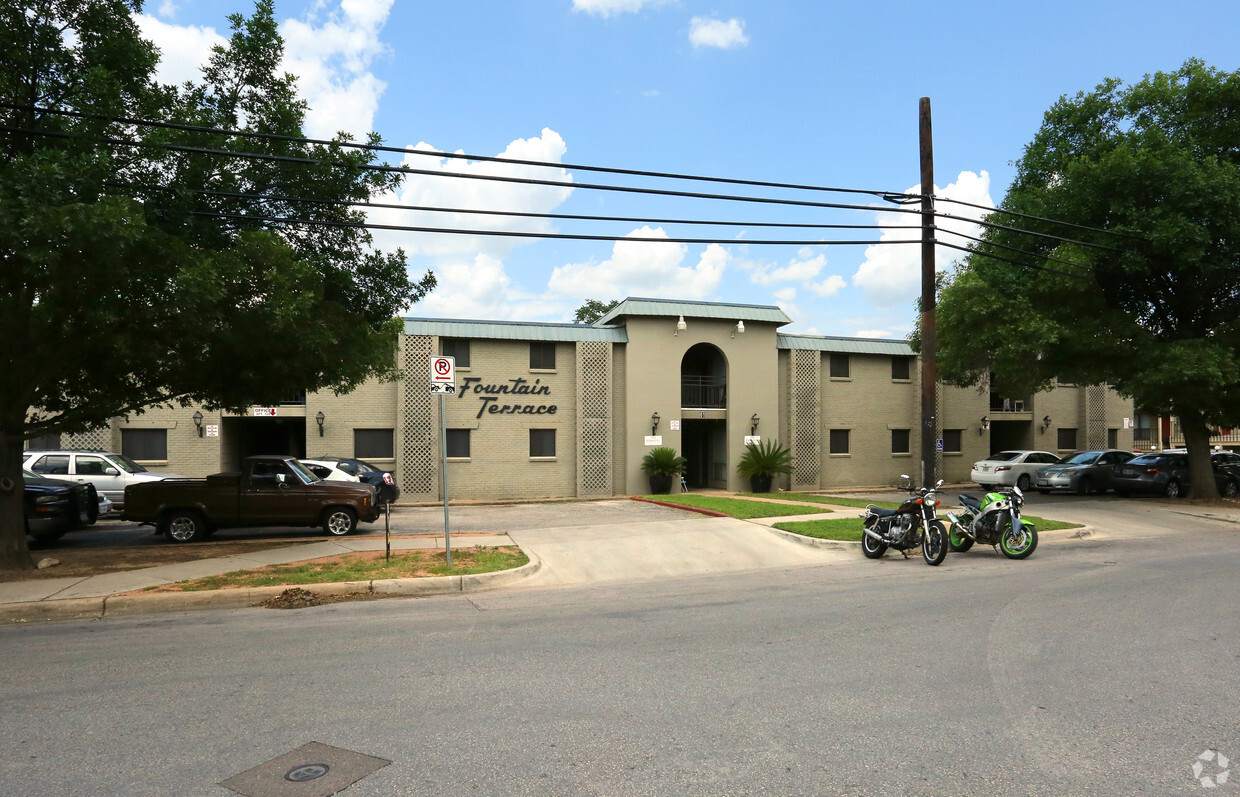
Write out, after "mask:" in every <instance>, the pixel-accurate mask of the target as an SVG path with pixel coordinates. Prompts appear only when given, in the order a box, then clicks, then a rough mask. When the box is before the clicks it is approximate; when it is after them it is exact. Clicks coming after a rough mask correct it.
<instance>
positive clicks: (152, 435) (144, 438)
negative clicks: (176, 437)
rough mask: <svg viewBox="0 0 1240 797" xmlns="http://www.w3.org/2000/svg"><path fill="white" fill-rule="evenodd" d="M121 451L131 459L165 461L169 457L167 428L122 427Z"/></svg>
mask: <svg viewBox="0 0 1240 797" xmlns="http://www.w3.org/2000/svg"><path fill="white" fill-rule="evenodd" d="M121 453H122V454H124V455H125V456H127V457H129V458H130V459H136V460H146V461H147V462H151V461H155V462H163V461H167V459H168V430H167V429H121Z"/></svg>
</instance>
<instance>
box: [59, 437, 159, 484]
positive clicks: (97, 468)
mask: <svg viewBox="0 0 1240 797" xmlns="http://www.w3.org/2000/svg"><path fill="white" fill-rule="evenodd" d="M122 431H124V430H122ZM143 431H146V430H143ZM121 437H122V439H123V438H124V435H121ZM111 467H112V464H111V463H110V462H107V461H105V460H104V459H103V457H87V456H83V455H81V454H78V458H77V462H76V463H75V465H74V468H73V472H74V473H76V474H77V475H78V476H106V475H107V473H106V472H105V469H107V468H111ZM113 470H115V468H113Z"/></svg>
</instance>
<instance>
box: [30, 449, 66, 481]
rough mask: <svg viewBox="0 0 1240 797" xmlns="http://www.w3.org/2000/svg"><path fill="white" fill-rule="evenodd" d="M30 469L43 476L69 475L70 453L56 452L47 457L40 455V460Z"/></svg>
mask: <svg viewBox="0 0 1240 797" xmlns="http://www.w3.org/2000/svg"><path fill="white" fill-rule="evenodd" d="M30 470H32V471H34V472H35V473H38V474H40V475H42V476H68V475H69V455H68V454H54V455H51V456H46V457H39V461H38V462H35V463H33V464H32V465H31V466H30Z"/></svg>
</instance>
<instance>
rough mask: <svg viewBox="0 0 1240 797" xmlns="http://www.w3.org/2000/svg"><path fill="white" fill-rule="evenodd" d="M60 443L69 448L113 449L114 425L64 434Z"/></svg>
mask: <svg viewBox="0 0 1240 797" xmlns="http://www.w3.org/2000/svg"><path fill="white" fill-rule="evenodd" d="M60 444H61V446H62V447H63V448H67V449H73V448H89V449H93V450H95V451H111V450H112V427H111V426H101V427H99V428H98V429H91V430H90V431H89V432H82V433H80V434H64V435H61V436H60Z"/></svg>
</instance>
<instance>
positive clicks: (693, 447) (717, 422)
mask: <svg viewBox="0 0 1240 797" xmlns="http://www.w3.org/2000/svg"><path fill="white" fill-rule="evenodd" d="M727 408H728V361H727V359H726V358H725V357H724V356H723V352H722V351H720V350H719V348H718V347H717V346H714V345H712V344H710V343H698V344H697V345H695V346H692V347H690V348H689V350H688V351H686V352H685V356H684V357H682V358H681V361H680V417H681V424H682V428H681V432H680V439H681V448H682V455H683V456H684V458H685V459H686V460H688V471H687V472H686V473H685V481H686V482H687V483H688V484H689V487H691V488H699V489H700V488H703V487H712V488H716V489H721V490H722V489H727V486H728V434H727V424H728V419H727V415H728V413H727Z"/></svg>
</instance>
